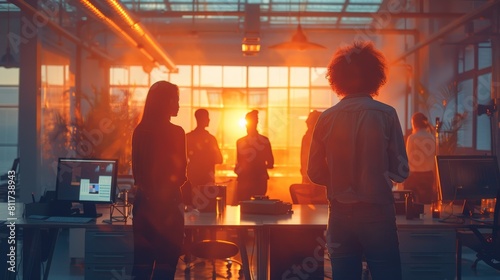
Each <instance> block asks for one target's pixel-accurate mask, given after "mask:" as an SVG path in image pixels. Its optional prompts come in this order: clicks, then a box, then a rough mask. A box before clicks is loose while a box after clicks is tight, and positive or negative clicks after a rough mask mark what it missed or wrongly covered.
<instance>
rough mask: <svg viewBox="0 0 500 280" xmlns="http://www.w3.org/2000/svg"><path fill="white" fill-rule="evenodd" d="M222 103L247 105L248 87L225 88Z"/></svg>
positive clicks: (224, 104) (235, 105)
mask: <svg viewBox="0 0 500 280" xmlns="http://www.w3.org/2000/svg"><path fill="white" fill-rule="evenodd" d="M222 105H223V106H224V107H233V108H234V107H237V108H246V107H247V93H246V89H237V88H225V89H223V90H222Z"/></svg>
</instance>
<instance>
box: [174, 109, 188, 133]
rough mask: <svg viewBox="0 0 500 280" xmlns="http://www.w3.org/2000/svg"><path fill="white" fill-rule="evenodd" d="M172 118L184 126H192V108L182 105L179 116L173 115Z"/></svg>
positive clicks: (177, 123)
mask: <svg viewBox="0 0 500 280" xmlns="http://www.w3.org/2000/svg"><path fill="white" fill-rule="evenodd" d="M170 120H171V122H172V123H173V124H176V125H178V126H181V127H182V128H185V127H191V108H187V107H180V108H179V113H178V114H177V117H172V118H171V119H170Z"/></svg>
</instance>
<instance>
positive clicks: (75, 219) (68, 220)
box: [45, 216, 94, 224]
mask: <svg viewBox="0 0 500 280" xmlns="http://www.w3.org/2000/svg"><path fill="white" fill-rule="evenodd" d="M92 220H94V218H91V217H72V216H51V217H48V218H47V219H45V222H53V223H80V224H84V223H88V222H90V221H92Z"/></svg>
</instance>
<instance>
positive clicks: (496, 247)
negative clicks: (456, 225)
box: [456, 190, 500, 280]
mask: <svg viewBox="0 0 500 280" xmlns="http://www.w3.org/2000/svg"><path fill="white" fill-rule="evenodd" d="M499 201H500V190H499V191H498V193H497V197H496V204H495V210H494V213H493V223H491V224H486V223H485V224H474V225H470V226H468V229H469V230H460V231H457V265H456V269H457V280H460V279H462V275H461V274H462V264H461V260H462V246H466V247H469V248H471V249H472V250H474V251H475V252H476V260H475V261H474V263H473V264H472V270H473V271H474V272H476V268H477V263H478V262H479V261H483V262H484V263H486V264H487V265H489V266H491V267H493V268H494V269H496V270H498V271H500V203H499Z"/></svg>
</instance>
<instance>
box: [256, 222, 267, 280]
mask: <svg viewBox="0 0 500 280" xmlns="http://www.w3.org/2000/svg"><path fill="white" fill-rule="evenodd" d="M255 235H256V236H257V279H259V280H260V279H269V277H268V271H267V269H268V264H269V260H268V258H269V228H268V227H257V228H256V229H255Z"/></svg>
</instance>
